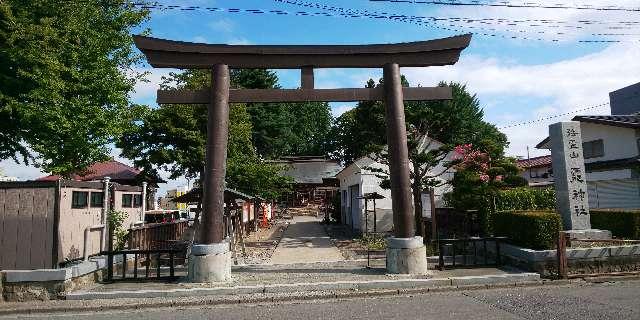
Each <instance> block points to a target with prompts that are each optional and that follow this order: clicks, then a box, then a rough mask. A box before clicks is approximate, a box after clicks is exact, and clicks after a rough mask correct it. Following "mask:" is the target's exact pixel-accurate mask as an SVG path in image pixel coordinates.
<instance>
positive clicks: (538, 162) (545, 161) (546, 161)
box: [517, 155, 551, 169]
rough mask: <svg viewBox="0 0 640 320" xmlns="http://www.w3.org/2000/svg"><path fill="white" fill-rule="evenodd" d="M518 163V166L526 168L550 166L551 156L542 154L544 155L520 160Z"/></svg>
mask: <svg viewBox="0 0 640 320" xmlns="http://www.w3.org/2000/svg"><path fill="white" fill-rule="evenodd" d="M517 165H518V167H520V168H525V169H526V168H537V167H545V166H550V165H551V156H550V155H548V156H542V157H535V158H531V159H522V160H518V163H517Z"/></svg>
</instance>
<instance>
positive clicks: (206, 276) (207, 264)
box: [188, 241, 231, 283]
mask: <svg viewBox="0 0 640 320" xmlns="http://www.w3.org/2000/svg"><path fill="white" fill-rule="evenodd" d="M188 272H189V273H188V278H189V281H191V282H198V283H211V282H226V281H229V280H231V251H230V250H229V242H228V241H223V242H221V243H215V244H196V245H193V246H192V247H191V255H190V256H189V271H188Z"/></svg>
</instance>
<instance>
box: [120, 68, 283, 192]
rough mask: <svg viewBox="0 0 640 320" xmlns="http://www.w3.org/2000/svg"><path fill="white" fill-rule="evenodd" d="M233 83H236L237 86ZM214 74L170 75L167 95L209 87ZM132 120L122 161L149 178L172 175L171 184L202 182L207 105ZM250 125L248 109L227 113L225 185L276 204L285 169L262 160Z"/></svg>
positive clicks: (237, 107) (167, 107) (233, 108)
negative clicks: (182, 179)
mask: <svg viewBox="0 0 640 320" xmlns="http://www.w3.org/2000/svg"><path fill="white" fill-rule="evenodd" d="M234 79H235V78H234V77H233V76H232V80H233V81H234V84H233V85H234V86H236V85H237V84H236V83H235V80H234ZM210 81H211V76H210V73H209V72H207V71H202V70H187V71H184V72H180V73H171V74H170V75H169V76H168V77H167V78H166V79H165V80H164V83H163V85H162V87H163V89H167V90H182V89H192V90H198V89H202V88H204V87H209V84H210ZM141 114H142V116H141V117H140V118H138V119H135V120H133V121H132V122H131V123H130V125H129V126H128V128H129V131H128V132H127V133H126V134H124V135H123V138H122V139H121V140H120V141H119V142H118V144H117V146H118V147H120V148H122V155H123V156H124V157H127V158H129V159H132V160H134V163H135V164H136V165H137V166H139V167H141V168H143V169H144V171H145V172H146V174H149V175H157V174H158V172H159V171H160V170H163V171H168V172H169V173H170V177H171V178H177V177H179V176H182V175H184V176H186V177H188V178H197V179H202V178H203V177H204V175H203V170H204V161H205V146H206V137H207V130H206V128H207V106H206V105H161V106H160V107H159V108H157V109H151V108H148V107H146V108H145V111H144V112H142V113H141ZM251 135H252V125H251V119H250V116H249V113H248V112H247V108H246V105H244V104H232V105H231V106H230V112H229V142H228V146H227V174H226V182H227V186H228V187H230V188H235V189H238V190H239V191H242V192H246V193H249V194H255V195H261V196H263V197H267V198H270V199H273V198H275V197H277V196H278V195H279V193H281V192H283V191H285V190H286V188H287V187H286V183H287V182H288V180H287V179H286V178H284V177H281V176H280V175H279V171H280V170H281V169H282V168H280V167H278V166H275V165H272V164H269V163H266V162H264V161H263V160H261V159H260V158H259V157H258V156H257V154H256V152H255V149H254V147H253V144H252V142H251Z"/></svg>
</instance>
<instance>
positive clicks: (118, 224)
mask: <svg viewBox="0 0 640 320" xmlns="http://www.w3.org/2000/svg"><path fill="white" fill-rule="evenodd" d="M128 217H129V215H128V214H127V213H126V212H124V211H117V210H110V211H109V213H108V215H107V223H108V224H109V230H112V232H113V238H114V239H113V249H114V250H122V249H124V245H125V243H126V242H127V236H128V235H129V232H128V231H127V229H126V228H124V226H123V224H124V221H125V220H127V218H128Z"/></svg>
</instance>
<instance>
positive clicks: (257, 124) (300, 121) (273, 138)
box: [231, 69, 333, 159]
mask: <svg viewBox="0 0 640 320" xmlns="http://www.w3.org/2000/svg"><path fill="white" fill-rule="evenodd" d="M231 78H232V81H233V82H234V83H235V86H236V87H237V88H245V89H274V88H279V87H280V86H279V85H278V76H277V75H276V74H275V73H274V72H273V71H270V70H262V69H251V70H234V71H233V72H232V74H231ZM247 110H248V112H249V114H250V115H251V123H252V125H253V133H252V138H253V143H254V145H255V147H256V151H257V153H258V154H259V155H260V156H261V157H263V158H268V159H269V158H278V157H280V156H283V155H321V154H325V153H327V152H328V146H329V137H330V135H329V134H330V132H331V124H332V122H333V118H332V117H331V109H330V108H329V104H327V103H325V102H305V103H249V104H247Z"/></svg>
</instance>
